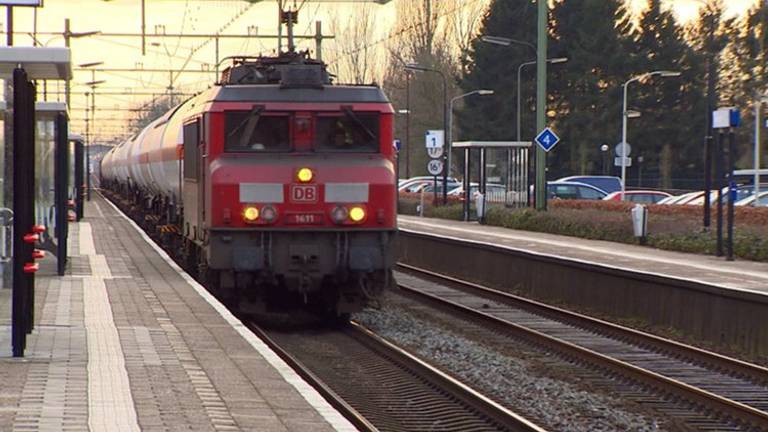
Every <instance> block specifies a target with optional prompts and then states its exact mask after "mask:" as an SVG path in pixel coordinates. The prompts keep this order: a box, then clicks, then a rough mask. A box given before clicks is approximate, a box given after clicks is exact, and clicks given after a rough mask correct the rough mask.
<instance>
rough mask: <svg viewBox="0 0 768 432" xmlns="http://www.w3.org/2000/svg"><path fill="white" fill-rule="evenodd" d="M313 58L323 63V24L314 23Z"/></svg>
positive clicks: (319, 22)
mask: <svg viewBox="0 0 768 432" xmlns="http://www.w3.org/2000/svg"><path fill="white" fill-rule="evenodd" d="M315 58H316V59H318V60H320V61H323V23H322V22H321V21H315Z"/></svg>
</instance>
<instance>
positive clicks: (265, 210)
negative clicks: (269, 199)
mask: <svg viewBox="0 0 768 432" xmlns="http://www.w3.org/2000/svg"><path fill="white" fill-rule="evenodd" d="M261 219H262V220H263V221H264V222H266V223H272V222H274V221H275V220H276V219H277V209H275V208H274V207H272V206H271V205H268V206H264V207H262V208H261Z"/></svg>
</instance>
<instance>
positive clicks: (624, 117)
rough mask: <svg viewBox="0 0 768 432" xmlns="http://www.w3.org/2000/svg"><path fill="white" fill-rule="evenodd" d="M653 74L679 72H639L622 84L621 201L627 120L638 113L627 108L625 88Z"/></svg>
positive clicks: (676, 74) (675, 74)
mask: <svg viewBox="0 0 768 432" xmlns="http://www.w3.org/2000/svg"><path fill="white" fill-rule="evenodd" d="M654 76H659V77H662V78H673V77H679V76H680V72H675V71H665V70H659V71H653V72H646V73H644V74H640V75H637V76H634V77H632V78H630V79H629V80H628V81H627V82H625V83H624V84H623V87H624V100H623V103H622V109H621V143H619V146H620V148H621V154H619V155H618V156H619V157H620V158H621V200H622V201H624V193H625V192H626V191H627V120H628V119H630V118H632V117H637V114H638V113H637V112H636V111H631V112H630V111H629V110H627V89H628V87H629V85H630V84H632V83H633V82H635V81H640V80H644V79H647V78H651V77H654Z"/></svg>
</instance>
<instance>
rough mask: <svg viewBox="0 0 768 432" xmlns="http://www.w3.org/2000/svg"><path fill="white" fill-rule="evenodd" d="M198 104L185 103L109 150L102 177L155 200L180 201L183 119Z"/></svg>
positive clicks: (102, 165) (193, 102) (102, 166)
mask: <svg viewBox="0 0 768 432" xmlns="http://www.w3.org/2000/svg"><path fill="white" fill-rule="evenodd" d="M194 105H195V101H194V99H190V100H188V101H186V102H183V103H182V104H181V105H179V106H177V107H176V108H175V109H173V110H171V111H169V112H168V113H166V114H165V115H163V116H162V117H160V118H158V119H156V120H155V121H153V122H152V123H150V124H149V125H147V126H146V127H145V128H144V129H142V131H141V132H140V133H139V134H138V135H135V136H133V137H131V138H129V139H128V140H126V141H124V142H123V143H121V144H120V145H118V146H117V147H115V148H114V149H113V150H111V151H110V152H109V153H107V154H106V155H105V156H104V158H103V159H102V161H101V170H102V174H101V175H102V179H103V180H104V181H108V182H109V181H112V182H115V183H119V184H123V185H130V187H132V188H136V189H138V190H140V191H141V192H142V195H143V196H145V197H150V198H151V199H164V200H169V201H171V202H176V201H178V200H179V198H180V186H179V184H180V177H181V171H180V169H181V168H180V161H181V158H182V148H183V147H182V144H183V136H182V127H183V119H184V115H185V113H186V112H188V111H189V110H190V109H191V108H192V107H194Z"/></svg>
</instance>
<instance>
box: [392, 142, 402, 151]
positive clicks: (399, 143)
mask: <svg viewBox="0 0 768 432" xmlns="http://www.w3.org/2000/svg"><path fill="white" fill-rule="evenodd" d="M402 146H403V143H402V142H400V140H399V139H396V140H394V141H392V147H393V148H394V149H395V153H400V148H401V147H402Z"/></svg>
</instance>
